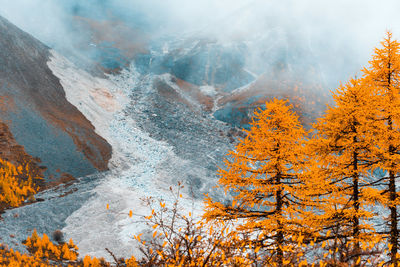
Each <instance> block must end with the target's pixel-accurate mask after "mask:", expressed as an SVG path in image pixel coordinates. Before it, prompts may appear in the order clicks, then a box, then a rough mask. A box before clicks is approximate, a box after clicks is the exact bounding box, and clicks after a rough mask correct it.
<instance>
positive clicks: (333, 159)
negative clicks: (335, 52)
mask: <svg viewBox="0 0 400 267" xmlns="http://www.w3.org/2000/svg"><path fill="white" fill-rule="evenodd" d="M333 98H334V101H335V105H334V106H330V107H328V109H327V111H326V113H325V115H324V116H323V117H322V118H320V119H319V120H318V122H317V123H316V124H315V125H314V127H315V128H316V130H317V132H316V134H315V135H314V138H312V140H311V141H310V145H309V146H308V147H309V148H310V153H311V154H313V155H314V158H313V161H312V163H313V164H317V165H318V168H319V170H317V169H315V168H314V169H313V172H312V173H310V176H311V177H314V178H312V180H313V181H314V184H316V185H317V186H315V187H314V188H316V189H314V193H315V194H321V196H322V197H321V198H320V201H321V204H323V205H322V206H321V208H322V211H323V212H322V215H321V217H320V218H319V220H320V222H319V224H320V225H321V226H323V227H324V230H325V231H324V234H325V238H321V240H324V239H326V240H330V243H331V246H327V247H326V248H328V249H331V251H337V253H336V254H338V255H335V253H334V254H333V255H332V260H333V261H338V262H342V263H343V262H346V263H351V262H353V264H354V266H360V264H361V263H362V258H361V256H362V255H368V254H370V253H371V251H368V252H367V251H362V249H361V246H360V243H366V242H368V243H370V244H375V243H377V235H376V234H375V231H374V228H373V226H372V224H371V222H369V221H368V220H369V219H370V218H371V217H372V216H373V214H372V213H371V212H370V211H368V208H371V206H372V205H373V201H374V200H375V199H374V196H376V195H379V192H378V191H377V190H374V189H373V188H372V183H371V180H370V173H371V169H373V168H374V167H373V166H375V165H376V159H375V157H374V156H373V151H374V146H375V142H374V139H375V136H374V134H375V129H376V124H377V123H378V122H377V121H376V120H375V116H376V114H375V106H376V104H377V97H376V96H375V95H374V92H373V91H372V90H370V88H368V86H367V85H366V84H364V83H363V80H361V79H351V80H350V81H349V82H348V83H347V84H345V85H344V86H343V85H341V86H340V87H339V88H338V89H337V90H336V91H335V92H334V93H333ZM369 210H371V209H369ZM327 232H328V233H331V232H333V233H334V234H333V235H331V236H330V237H329V234H328V235H327V234H326V233H327ZM326 240H325V241H324V242H329V241H326ZM332 246H333V247H332ZM364 249H366V248H365V247H364ZM346 250H347V252H346ZM336 263H337V262H336Z"/></svg>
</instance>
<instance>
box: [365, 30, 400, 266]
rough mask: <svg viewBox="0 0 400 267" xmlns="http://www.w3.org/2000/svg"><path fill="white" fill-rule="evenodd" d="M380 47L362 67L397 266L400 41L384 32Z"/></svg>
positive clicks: (392, 251)
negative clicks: (372, 99) (373, 103)
mask: <svg viewBox="0 0 400 267" xmlns="http://www.w3.org/2000/svg"><path fill="white" fill-rule="evenodd" d="M381 45H382V47H381V48H375V50H374V52H375V53H374V55H373V56H372V60H371V61H369V64H370V65H369V67H368V68H365V69H363V72H364V77H365V79H366V80H367V82H368V83H369V84H370V85H371V86H372V87H373V90H374V91H375V92H376V94H378V95H379V99H380V102H379V104H378V105H377V108H378V116H377V120H378V121H380V122H381V125H380V127H379V130H378V134H377V138H376V144H377V151H376V155H377V156H378V157H379V159H380V166H379V167H380V168H382V169H383V170H385V171H386V172H387V176H385V177H382V178H383V179H384V181H385V182H386V186H387V188H386V190H385V191H384V193H385V195H386V196H387V201H386V203H384V204H385V205H386V206H387V207H388V209H389V210H390V219H389V226H390V231H389V250H390V257H391V262H392V263H394V264H395V266H398V259H397V255H398V249H399V229H398V211H397V206H398V204H399V198H398V192H397V188H396V187H397V179H398V175H399V173H400V84H399V82H400V43H399V42H398V41H396V40H394V39H393V37H392V33H391V32H387V35H386V37H385V38H384V40H383V41H382V42H381Z"/></svg>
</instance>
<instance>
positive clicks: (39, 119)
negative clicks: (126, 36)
mask: <svg viewBox="0 0 400 267" xmlns="http://www.w3.org/2000/svg"><path fill="white" fill-rule="evenodd" d="M48 59H49V51H48V48H47V47H46V46H45V45H43V44H42V43H40V42H39V41H38V40H36V39H35V38H33V37H32V36H30V35H29V34H27V33H25V32H23V31H21V30H20V29H18V28H17V27H15V26H14V25H12V24H11V23H10V22H8V21H7V20H6V19H4V18H2V17H0V98H1V99H4V101H3V102H2V103H0V104H1V109H0V114H1V120H2V121H5V122H6V123H7V124H8V125H9V128H10V130H11V132H12V134H13V135H14V137H15V139H16V140H17V142H18V143H19V144H21V145H23V146H24V147H25V149H26V151H27V153H28V154H30V155H32V156H34V157H39V158H40V159H41V160H42V164H43V165H45V166H46V167H47V168H48V170H47V171H46V176H47V177H50V176H57V175H58V173H62V172H68V173H70V174H72V175H74V176H84V175H87V174H90V173H94V172H96V170H106V169H107V163H108V160H109V159H110V157H111V147H110V145H109V144H108V143H107V142H106V141H105V140H104V139H103V138H102V137H100V136H98V135H97V134H96V133H95V132H94V127H93V126H92V125H91V123H90V122H89V121H88V120H87V119H86V118H85V117H84V116H83V115H82V114H81V113H80V112H79V111H78V110H77V109H76V108H75V107H74V106H73V105H72V104H70V103H69V102H68V101H67V100H66V98H65V92H64V90H63V88H62V86H61V84H60V82H59V79H58V78H57V77H56V76H54V75H53V73H52V72H51V70H50V69H49V68H48V66H47V61H48ZM56 170H58V171H56Z"/></svg>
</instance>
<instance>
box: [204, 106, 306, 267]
mask: <svg viewBox="0 0 400 267" xmlns="http://www.w3.org/2000/svg"><path fill="white" fill-rule="evenodd" d="M246 133H247V136H246V137H245V138H244V139H240V140H239V143H238V144H237V146H236V149H235V150H234V151H230V152H229V153H228V155H227V156H228V158H227V159H226V160H225V168H220V169H219V175H220V180H219V184H220V185H221V186H222V187H223V188H224V189H225V191H226V192H230V193H231V195H232V198H233V200H232V202H231V203H229V204H223V203H220V202H217V201H213V200H212V199H210V198H208V199H207V200H206V212H205V215H204V217H205V218H206V219H208V220H215V219H216V220H235V221H236V226H237V227H236V229H235V230H236V231H233V232H232V233H231V234H232V235H234V236H237V233H246V234H247V235H246V236H247V237H248V240H244V243H242V245H243V246H247V247H248V248H256V250H257V251H258V250H261V251H263V255H264V256H263V258H264V259H271V261H269V262H267V261H264V264H269V265H271V263H272V262H273V263H274V264H277V265H279V266H283V265H284V264H288V263H290V262H291V261H292V260H293V258H294V257H293V258H292V259H290V257H291V256H290V255H292V256H293V253H295V250H298V249H300V248H301V246H302V245H300V246H297V244H298V243H301V242H298V241H299V240H300V241H301V239H302V238H303V237H304V235H305V233H304V232H305V231H307V229H309V228H307V227H306V225H307V220H308V219H307V218H308V217H309V216H308V215H310V214H311V212H309V213H308V214H307V211H306V208H305V207H306V206H307V205H306V203H305V197H304V190H305V188H304V183H303V182H302V178H301V177H302V175H301V172H302V170H301V165H302V164H301V162H302V160H303V159H302V156H303V151H302V150H303V147H304V146H303V141H304V138H305V134H306V133H305V131H304V129H303V127H302V125H301V124H300V122H299V119H298V116H297V115H296V114H295V112H293V111H292V106H291V105H289V104H288V103H287V101H283V100H277V99H274V100H273V101H270V102H267V103H266V108H265V110H262V109H258V110H257V111H255V116H254V118H253V120H252V122H251V129H250V130H249V131H246ZM306 214H307V215H306ZM302 236H303V237H302ZM293 240H295V241H293ZM296 246H297V247H296ZM301 254H302V252H300V255H301ZM298 255H299V254H297V256H298ZM298 259H299V258H298V257H296V259H295V260H296V261H297V260H298ZM292 263H293V262H292Z"/></svg>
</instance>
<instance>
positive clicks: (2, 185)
mask: <svg viewBox="0 0 400 267" xmlns="http://www.w3.org/2000/svg"><path fill="white" fill-rule="evenodd" d="M22 176H25V177H24V179H22ZM35 179H40V177H32V175H31V174H30V171H29V165H28V164H27V165H25V166H18V167H16V166H15V165H13V164H12V163H10V162H8V161H5V160H2V159H0V202H3V203H6V204H7V205H10V206H12V207H17V206H19V205H21V204H22V203H23V202H24V201H25V200H26V199H27V198H28V197H30V196H33V195H34V194H35V193H36V192H37V188H35V185H34V183H33V181H34V180H35Z"/></svg>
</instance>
